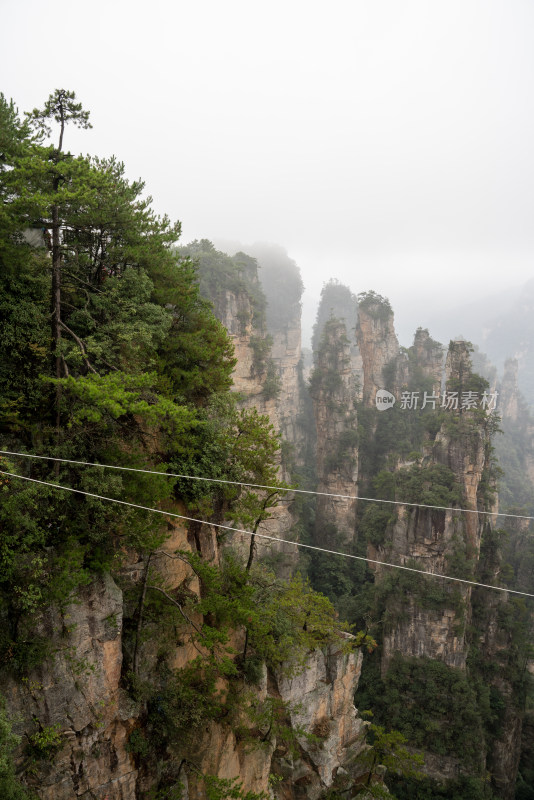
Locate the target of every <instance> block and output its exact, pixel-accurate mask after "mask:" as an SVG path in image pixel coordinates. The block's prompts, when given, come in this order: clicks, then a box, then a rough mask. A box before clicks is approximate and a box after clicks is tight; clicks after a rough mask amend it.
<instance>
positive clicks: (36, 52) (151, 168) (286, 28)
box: [0, 0, 534, 343]
mask: <svg viewBox="0 0 534 800" xmlns="http://www.w3.org/2000/svg"><path fill="white" fill-rule="evenodd" d="M1 10H2V21H3V26H2V27H3V31H4V33H3V36H2V48H1V51H0V68H1V69H2V75H3V81H2V86H1V89H2V90H3V92H4V94H5V95H6V96H7V97H8V98H9V97H13V98H14V100H15V101H16V103H17V104H18V106H19V108H20V109H21V110H29V109H31V108H33V107H34V106H41V105H42V104H43V102H44V101H45V99H46V98H47V97H48V95H49V93H50V92H51V91H52V90H53V89H54V88H56V87H62V88H68V89H73V90H74V91H76V93H77V96H78V98H79V99H80V100H81V101H82V103H83V104H84V107H85V108H88V109H90V110H91V118H92V122H93V125H94V129H93V130H92V131H88V132H78V131H72V132H70V133H67V139H66V146H67V147H68V148H70V149H72V150H74V151H76V150H81V151H83V152H91V153H95V154H98V155H110V154H112V153H114V154H116V155H117V156H119V157H120V158H121V159H122V160H124V161H125V162H126V166H127V171H128V174H129V175H130V176H131V177H132V178H137V177H139V176H141V177H142V178H143V179H144V180H146V184H147V190H148V191H149V192H150V194H151V195H152V196H153V197H154V200H155V206H156V208H157V210H158V211H160V212H167V213H168V214H169V216H171V218H173V219H180V220H181V221H182V224H183V238H182V241H183V242H184V243H185V242H187V241H190V240H191V239H193V238H201V237H206V238H209V239H237V240H240V241H243V242H252V241H255V240H262V241H273V242H277V243H279V244H281V245H283V246H285V247H286V248H287V250H288V251H289V254H290V256H291V257H292V258H294V259H295V260H296V261H297V263H298V264H299V265H300V267H301V269H302V272H303V277H304V282H305V284H306V286H307V288H308V295H307V296H308V297H309V298H314V297H318V295H319V293H320V289H321V286H322V283H323V281H325V280H327V279H328V278H330V277H337V278H339V279H340V280H341V281H343V282H347V283H349V284H350V286H351V288H352V289H353V290H354V291H355V292H359V291H362V290H365V289H369V288H373V289H375V290H376V291H379V292H381V293H383V294H386V295H388V296H389V297H390V299H391V300H392V302H393V305H394V307H396V310H397V320H398V323H399V326H400V328H401V332H402V331H403V330H404V328H406V329H411V330H414V329H415V327H417V325H418V324H425V325H430V327H431V318H432V314H433V313H434V312H435V313H438V312H440V313H441V312H442V310H443V307H444V304H445V305H446V304H447V303H449V302H464V301H465V302H468V301H470V300H472V299H473V298H474V297H476V296H477V295H484V294H487V293H490V292H492V291H495V290H497V291H500V290H501V289H503V288H504V287H508V286H511V285H514V286H515V285H519V284H521V283H524V282H525V281H526V280H528V279H529V278H531V277H534V258H533V256H534V225H533V224H532V221H533V220H534V146H533V143H534V91H533V90H534V47H533V42H534V4H533V3H532V2H530V1H529V0H440V1H439V2H438V0H332V2H329V3H328V4H327V3H326V2H322V3H318V2H313V0H306V2H301V0H286V2H279V0H271V2H269V3H259V2H253V1H252V0H248V1H241V0H224V1H223V0H204V1H203V0H195V2H193V0H188V2H184V1H181V0H178V2H162V1H161V0H152V2H146V0H145V2H142V3H141V2H138V0H134V1H133V2H132V1H131V0H129V1H128V2H126V1H125V0H108V1H107V2H101V0H96V1H93V2H87V3H82V2H75V1H73V0H70V2H62V1H61V0H48V2H42V0H41V1H40V2H35V0H26V2H24V3H21V2H20V0H3V2H2V3H1ZM412 293H413V294H412ZM308 313H309V312H308ZM454 333H455V331H451V335H453V334H454ZM406 343H407V342H406Z"/></svg>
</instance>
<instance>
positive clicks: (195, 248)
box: [178, 239, 266, 333]
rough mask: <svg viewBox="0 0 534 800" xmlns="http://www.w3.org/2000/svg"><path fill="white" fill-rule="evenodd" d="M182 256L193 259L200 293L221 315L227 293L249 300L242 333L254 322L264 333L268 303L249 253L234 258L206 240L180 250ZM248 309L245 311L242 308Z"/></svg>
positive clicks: (190, 244)
mask: <svg viewBox="0 0 534 800" xmlns="http://www.w3.org/2000/svg"><path fill="white" fill-rule="evenodd" d="M178 253H179V255H181V256H185V257H189V258H192V259H193V260H194V262H195V264H196V267H197V274H198V280H199V286H200V292H201V294H202V296H203V297H206V298H207V299H208V300H210V301H211V302H212V303H213V305H214V307H215V311H216V313H217V315H218V316H220V315H221V312H222V309H223V306H224V303H225V294H226V292H233V293H234V294H237V295H240V296H241V297H242V298H247V300H248V303H249V308H250V316H249V313H248V311H247V312H246V315H245V316H243V317H242V319H241V323H242V333H244V332H245V329H246V326H247V324H248V323H249V322H251V324H252V327H253V329H254V330H256V331H261V332H264V329H265V308H266V300H265V295H264V293H263V291H262V288H261V285H260V282H259V280H258V276H257V269H258V265H257V262H256V259H254V258H252V257H251V256H248V255H246V253H241V252H240V253H236V254H235V256H233V257H232V258H231V257H230V256H227V255H225V254H224V253H222V252H220V251H219V250H216V249H215V247H214V246H213V244H212V243H211V242H210V241H208V240H207V239H201V240H200V241H197V240H195V241H194V242H190V243H189V244H188V245H187V246H186V247H181V248H179V250H178ZM243 310H245V309H243Z"/></svg>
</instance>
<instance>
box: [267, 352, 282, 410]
mask: <svg viewBox="0 0 534 800" xmlns="http://www.w3.org/2000/svg"><path fill="white" fill-rule="evenodd" d="M281 391H282V379H281V377H280V374H279V373H278V370H277V369H276V365H275V363H274V361H273V360H272V358H270V359H269V361H268V362H267V369H266V370H265V378H264V380H263V396H264V397H265V399H266V400H272V399H273V398H274V397H279V395H280V392H281Z"/></svg>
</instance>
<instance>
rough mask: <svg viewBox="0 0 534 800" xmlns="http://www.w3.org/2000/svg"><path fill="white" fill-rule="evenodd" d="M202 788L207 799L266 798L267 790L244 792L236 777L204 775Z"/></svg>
mask: <svg viewBox="0 0 534 800" xmlns="http://www.w3.org/2000/svg"><path fill="white" fill-rule="evenodd" d="M204 788H205V790H206V797H207V798H208V800H267V798H268V797H269V795H268V794H267V792H245V791H244V790H243V783H242V782H241V781H240V780H239V779H238V778H217V777H216V776H215V775H206V776H204Z"/></svg>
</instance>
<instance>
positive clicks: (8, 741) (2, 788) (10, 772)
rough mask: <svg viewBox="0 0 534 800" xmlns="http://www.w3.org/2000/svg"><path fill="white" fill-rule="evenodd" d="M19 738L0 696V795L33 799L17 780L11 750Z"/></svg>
mask: <svg viewBox="0 0 534 800" xmlns="http://www.w3.org/2000/svg"><path fill="white" fill-rule="evenodd" d="M19 742H20V739H19V737H18V736H15V734H14V733H13V731H12V725H11V722H10V720H9V718H8V716H7V713H6V709H5V702H4V698H3V697H2V698H0V795H1V796H2V798H3V800H33V799H34V797H35V796H34V795H33V794H32V793H31V792H29V791H28V790H27V789H26V788H25V787H24V786H22V784H21V783H20V782H19V780H18V778H17V776H16V773H15V765H14V762H13V752H14V750H15V748H16V747H17V745H18V744H19Z"/></svg>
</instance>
